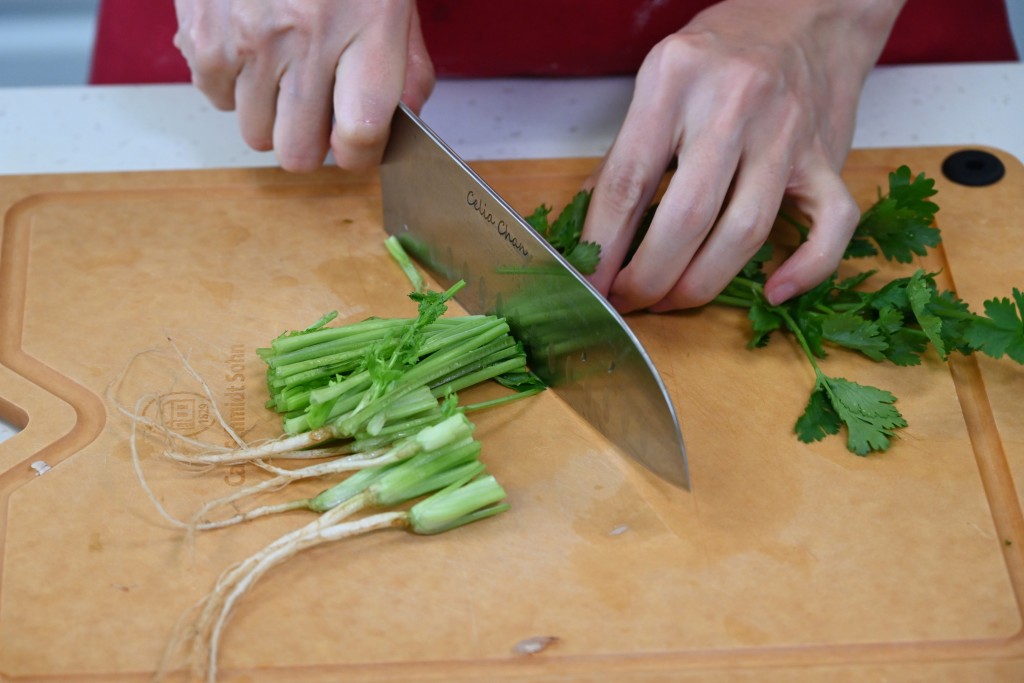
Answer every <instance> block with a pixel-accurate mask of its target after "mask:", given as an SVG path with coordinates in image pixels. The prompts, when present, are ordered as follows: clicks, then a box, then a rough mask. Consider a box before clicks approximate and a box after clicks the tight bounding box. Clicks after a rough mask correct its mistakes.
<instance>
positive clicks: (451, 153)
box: [384, 103, 691, 490]
mask: <svg viewBox="0 0 1024 683" xmlns="http://www.w3.org/2000/svg"><path fill="white" fill-rule="evenodd" d="M401 114H404V115H405V116H406V117H407V118H408V119H409V121H410V122H411V123H412V124H413V125H415V126H416V127H417V128H419V129H420V130H422V131H423V132H424V133H425V134H426V135H427V136H428V137H429V138H430V139H431V140H432V141H433V142H434V143H435V144H437V146H438V147H440V148H441V149H443V150H444V152H445V153H446V154H447V155H448V157H449V158H450V159H451V160H452V161H454V162H455V163H456V164H457V165H458V166H459V168H460V169H461V170H462V171H463V172H465V173H466V174H467V175H468V176H469V177H470V178H472V179H473V181H474V182H476V183H479V185H480V186H481V187H482V188H484V189H486V190H487V191H488V192H489V193H490V195H491V197H490V198H491V199H493V200H494V201H496V202H497V203H498V204H500V205H501V207H502V208H503V209H504V210H505V211H507V212H508V214H509V215H510V216H512V217H513V218H514V219H515V220H516V221H517V223H518V226H517V227H519V228H520V229H522V230H525V231H527V232H528V233H529V234H531V235H532V236H533V237H534V238H535V239H536V241H537V243H538V244H539V245H540V246H541V248H543V249H544V250H545V252H546V253H547V254H548V255H549V256H551V257H552V258H554V259H555V260H556V261H557V262H558V263H559V264H560V265H561V266H562V267H563V268H564V269H565V270H566V271H567V273H568V274H569V276H570V277H572V278H574V279H575V280H576V281H577V283H578V284H581V285H582V286H583V287H584V288H586V290H587V291H588V292H589V293H590V294H591V295H592V296H593V297H594V298H595V299H596V300H597V301H598V302H599V303H600V305H601V306H602V307H603V308H604V310H605V311H606V312H607V313H609V314H610V315H611V316H612V319H613V320H615V322H616V324H618V325H619V327H620V328H621V329H622V330H623V331H624V332H625V334H626V336H627V337H628V338H629V340H630V341H631V342H632V343H633V345H634V347H635V348H636V349H637V350H638V351H639V353H640V357H641V358H642V359H643V361H644V363H645V364H646V365H647V367H648V369H649V370H650V374H651V377H652V378H653V379H654V381H655V383H656V385H657V388H658V390H659V391H660V392H661V395H662V396H663V397H664V398H665V403H666V405H667V408H668V413H669V416H670V417H671V419H672V426H673V430H674V435H675V437H676V442H677V443H678V445H679V449H680V455H681V456H682V461H683V481H682V482H674V483H680V484H681V485H682V487H683V488H685V489H687V490H689V489H690V488H691V484H690V481H691V479H690V466H689V458H688V457H687V454H686V445H685V443H684V441H683V433H682V428H681V426H680V422H679V416H678V414H677V412H676V409H675V405H674V404H673V402H672V398H671V395H670V394H669V392H668V388H667V387H666V386H665V382H664V380H663V379H662V378H661V374H660V373H659V372H658V370H657V367H656V366H655V365H654V361H653V360H652V359H651V357H650V354H649V353H648V352H647V348H646V347H645V346H644V345H643V343H642V342H641V341H640V339H639V338H638V337H637V336H636V333H635V332H634V331H633V329H632V328H631V327H630V326H629V324H628V323H627V322H626V320H625V318H623V317H622V314H620V313H619V312H618V311H617V310H615V308H614V307H613V306H612V305H611V303H609V302H608V300H607V299H606V298H605V297H604V296H603V295H602V294H601V293H600V292H599V291H598V290H597V288H596V287H594V285H592V284H591V283H590V281H588V280H587V279H586V278H585V277H583V276H582V275H581V274H580V273H579V271H578V270H576V268H575V267H574V266H572V264H570V263H569V262H568V261H567V260H566V258H565V257H564V256H562V254H560V253H559V252H558V250H557V249H555V248H554V247H553V246H551V244H550V243H549V242H548V241H547V240H546V239H544V236H543V235H541V234H540V233H539V232H537V230H536V229H534V227H533V226H532V225H530V224H529V223H528V222H527V221H526V219H524V218H523V217H522V216H521V215H520V214H519V212H518V211H516V210H515V209H514V208H512V206H511V205H510V204H509V203H508V202H507V201H505V198H504V197H502V196H501V195H500V194H499V193H498V192H496V191H495V190H494V188H492V187H491V186H490V184H488V183H487V182H486V181H484V179H483V178H482V177H480V175H479V174H478V173H477V172H476V171H474V170H473V169H472V168H471V167H470V166H469V164H467V163H466V162H465V160H463V159H462V157H461V156H459V155H458V154H457V153H456V152H455V150H453V149H452V148H451V147H450V146H449V145H448V143H446V142H445V141H444V139H443V138H441V136H439V135H438V134H437V133H435V132H434V131H433V129H431V128H430V126H429V125H428V124H427V123H426V122H425V121H423V119H421V118H420V117H419V116H418V115H416V113H415V112H413V111H412V110H411V109H409V107H408V106H407V105H405V104H404V103H399V105H398V110H396V112H395V116H399V115H401ZM385 160H386V153H385ZM384 228H385V230H386V231H387V232H389V233H391V234H394V235H396V236H397V235H398V232H396V231H395V230H393V229H389V228H388V226H387V225H385V226H384ZM455 299H456V301H457V300H458V299H459V295H458V294H456V295H455ZM553 388H554V389H555V393H556V394H557V393H558V392H557V387H553ZM574 412H575V411H574ZM616 447H618V446H616ZM662 476H664V475H662Z"/></svg>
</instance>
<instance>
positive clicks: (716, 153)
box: [583, 0, 902, 312]
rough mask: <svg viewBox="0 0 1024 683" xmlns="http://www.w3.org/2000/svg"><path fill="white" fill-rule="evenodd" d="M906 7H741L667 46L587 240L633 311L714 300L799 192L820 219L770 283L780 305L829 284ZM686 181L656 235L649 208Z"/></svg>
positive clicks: (631, 119) (601, 275)
mask: <svg viewBox="0 0 1024 683" xmlns="http://www.w3.org/2000/svg"><path fill="white" fill-rule="evenodd" d="M901 6H902V2H898V1H897V0H813V1H808V0H787V1H785V2H771V3H766V2H763V0H727V1H726V2H722V3H719V4H718V5H715V6H713V7H711V8H709V9H708V10H705V11H704V12H702V13H701V14H699V15H698V16H697V17H695V18H694V20H693V21H692V22H691V23H690V24H688V25H687V26H686V27H684V28H683V29H682V30H681V31H679V32H678V33H675V34H673V35H672V36H670V37H668V38H666V39H665V40H663V41H662V42H661V43H659V44H658V45H657V46H656V47H655V48H654V49H653V50H652V51H651V53H650V54H649V55H648V57H647V58H646V60H645V61H644V63H643V65H642V67H641V68H640V71H639V73H638V74H637V79H636V86H635V92H634V95H633V100H632V102H631V104H630V107H629V110H628V113H627V115H626V118H625V121H624V123H623V126H622V129H621V131H620V132H619V134H618V136H617V137H616V139H615V142H614V144H613V145H612V147H611V149H610V150H609V152H608V154H607V155H606V157H605V158H604V160H603V161H602V163H601V165H600V167H599V168H598V170H597V172H596V176H595V177H596V180H595V182H594V188H593V189H594V193H593V198H592V200H591V205H590V210H589V212H588V215H587V221H586V226H585V229H584V232H583V239H586V240H591V241H595V242H597V243H599V244H600V245H601V246H602V258H601V263H600V266H599V267H598V270H597V271H596V272H595V273H594V274H593V275H592V276H591V281H592V282H593V284H594V285H595V287H596V288H597V289H598V290H599V291H601V292H602V293H604V294H607V295H608V297H609V299H610V301H611V302H612V303H613V304H614V305H615V306H616V308H618V309H619V310H621V311H623V312H628V311H632V310H636V309H648V310H653V311H665V310H672V309H679V308H687V307H692V306H699V305H702V304H705V303H708V302H709V301H711V300H712V299H713V298H714V297H715V296H716V295H717V294H719V293H720V292H721V291H722V290H723V289H724V288H725V286H726V285H727V284H728V283H729V281H730V280H731V279H732V278H733V277H734V276H735V275H736V274H737V273H738V272H739V271H740V270H741V269H742V268H743V266H744V264H746V262H747V261H748V260H749V259H750V258H751V257H752V256H753V255H754V253H755V252H756V251H757V250H758V249H759V248H760V247H761V245H762V244H763V243H764V242H765V240H766V239H767V236H768V234H769V232H770V230H771V227H772V224H773V222H774V220H775V217H776V215H777V213H778V210H779V207H780V204H781V201H782V199H783V196H784V195H788V196H789V197H790V198H791V199H792V200H793V201H794V202H795V205H796V208H797V209H798V210H799V211H801V212H802V213H804V214H806V215H807V216H808V217H809V218H810V219H811V222H812V226H813V227H812V229H811V231H810V235H809V238H808V240H807V241H806V242H805V243H804V244H803V245H802V246H801V247H799V249H797V251H796V252H795V253H794V254H793V255H792V256H790V257H789V258H788V259H787V260H786V261H785V262H784V263H783V264H782V265H781V266H780V267H779V268H778V269H777V270H776V271H775V272H774V273H773V274H772V276H771V277H770V279H769V280H768V282H767V284H766V287H765V293H766V296H767V297H768V299H769V300H770V301H771V302H772V303H780V302H781V301H783V300H786V299H788V298H790V297H792V296H794V295H796V294H798V293H801V292H803V291H806V290H808V289H810V288H811V287H813V286H814V285H816V284H817V283H819V282H821V281H822V280H824V279H825V278H826V277H828V276H829V275H830V274H831V273H832V272H833V271H834V270H835V268H836V266H837V265H838V263H839V261H840V260H841V258H842V254H843V251H844V250H845V247H846V244H847V243H848V241H849V239H850V236H851V235H852V232H853V230H854V228H855V227H856V223H857V220H858V218H859V211H858V207H857V205H856V204H855V203H854V201H853V199H852V198H851V196H850V194H849V192H848V191H847V190H846V187H845V185H844V184H843V182H842V179H841V178H840V176H839V171H840V169H841V168H842V165H843V162H844V160H845V157H846V154H847V152H848V151H849V146H850V143H851V140H852V135H853V126H854V117H855V113H856V107H857V100H858V97H859V94H860V90H861V87H862V86H863V82H864V79H865V77H866V76H867V73H868V72H869V71H870V69H871V67H872V66H873V64H874V63H875V61H876V60H877V58H878V55H879V54H880V52H881V49H882V47H883V46H884V43H885V39H886V36H887V35H888V33H889V31H890V30H891V27H892V22H893V21H894V20H895V17H896V15H897V14H898V12H899V9H900V7H901ZM674 156H676V157H677V159H678V161H677V164H678V165H677V168H676V170H675V172H674V174H673V175H672V178H671V180H670V181H669V184H668V187H667V188H666V190H665V193H664V196H663V198H662V199H661V201H660V204H659V206H658V210H657V212H656V213H655V217H654V220H653V222H652V224H651V226H650V229H649V231H648V233H647V236H646V238H645V239H644V241H643V242H642V244H641V246H640V248H639V250H638V251H637V252H636V255H635V256H634V258H633V259H632V260H631V261H630V263H629V264H628V265H626V266H625V267H624V268H623V265H622V264H623V260H624V258H625V255H626V253H627V250H628V248H629V245H630V243H631V241H632V238H633V235H634V234H635V231H636V227H637V224H638V222H639V220H640V218H641V217H642V214H643V212H644V210H645V209H646V208H647V206H648V204H649V203H650V202H651V200H652V197H653V195H654V194H655V191H656V190H657V188H658V185H659V183H660V182H661V180H662V178H663V177H664V172H665V170H666V168H667V167H668V165H669V164H670V162H671V160H672V158H673V157H674Z"/></svg>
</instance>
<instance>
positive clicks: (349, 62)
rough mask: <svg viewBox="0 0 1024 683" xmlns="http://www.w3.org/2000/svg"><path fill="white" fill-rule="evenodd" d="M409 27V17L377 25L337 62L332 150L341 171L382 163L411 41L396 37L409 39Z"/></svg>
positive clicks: (358, 39) (389, 18)
mask: <svg viewBox="0 0 1024 683" xmlns="http://www.w3.org/2000/svg"><path fill="white" fill-rule="evenodd" d="M395 22H400V24H399V25H398V26H396V25H395ZM408 22H409V14H408V13H406V14H405V15H403V16H395V15H393V16H390V17H388V18H386V19H385V20H384V21H382V22H378V23H377V24H375V25H374V26H373V27H371V28H369V29H367V31H365V32H364V33H363V34H361V35H360V36H359V37H358V38H357V39H356V40H355V41H354V42H353V43H352V44H351V45H350V46H349V47H348V49H346V50H345V51H344V52H343V53H342V55H341V59H340V60H339V61H338V68H337V71H336V76H335V88H334V128H333V130H332V132H331V149H332V150H333V151H334V159H335V161H336V162H337V164H338V166H340V167H342V168H347V169H352V170H362V169H367V168H371V167H373V166H375V165H376V164H378V163H380V159H381V156H382V155H383V153H384V145H385V143H386V142H387V137H388V132H389V131H390V128H391V118H392V116H393V115H394V112H395V108H396V107H397V106H398V101H399V99H401V97H402V91H403V88H404V86H405V65H406V55H407V52H406V50H407V46H408V45H407V41H405V40H400V41H395V40H393V39H392V36H394V35H400V36H403V37H404V36H407V35H408V31H409V23H408Z"/></svg>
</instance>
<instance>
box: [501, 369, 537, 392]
mask: <svg viewBox="0 0 1024 683" xmlns="http://www.w3.org/2000/svg"><path fill="white" fill-rule="evenodd" d="M494 381H496V382H497V383H498V384H500V385H501V386H503V387H505V388H506V389H514V390H515V391H520V392H521V391H532V390H534V389H546V388H547V386H548V385H547V384H545V383H544V380H542V379H541V378H540V377H538V376H537V375H535V374H533V373H532V372H530V371H529V370H519V371H516V372H506V373H505V374H503V375H498V376H497V377H495V378H494Z"/></svg>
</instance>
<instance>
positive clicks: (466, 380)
mask: <svg viewBox="0 0 1024 683" xmlns="http://www.w3.org/2000/svg"><path fill="white" fill-rule="evenodd" d="M525 367H526V358H525V357H524V356H518V357H516V358H509V359H508V360H505V361H502V362H500V363H497V364H494V365H488V366H487V367H484V368H481V369H480V370H477V371H476V372H471V373H469V374H468V375H462V376H460V377H456V378H454V379H451V380H449V381H447V382H445V383H444V384H439V385H438V386H436V387H434V389H433V392H434V395H435V396H444V395H445V394H447V393H448V392H458V391H462V390H463V389H466V388H467V387H471V386H474V385H476V384H479V383H481V382H485V381H487V380H489V379H493V378H495V377H497V376H498V375H504V374H505V373H506V372H515V371H516V370H522V369H524V368H525Z"/></svg>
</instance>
